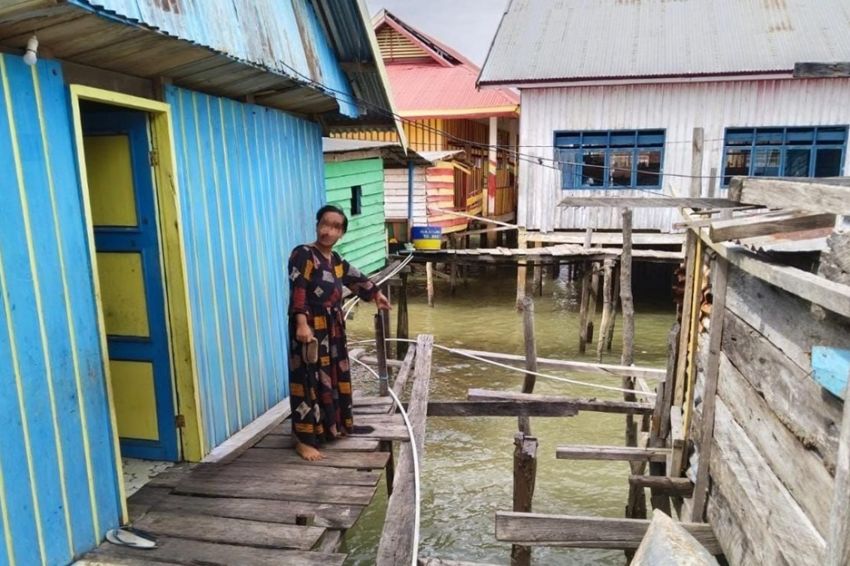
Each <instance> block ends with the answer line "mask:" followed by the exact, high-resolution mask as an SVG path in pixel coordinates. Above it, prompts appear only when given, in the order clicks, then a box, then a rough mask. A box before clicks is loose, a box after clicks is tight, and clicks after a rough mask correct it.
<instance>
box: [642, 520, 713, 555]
mask: <svg viewBox="0 0 850 566" xmlns="http://www.w3.org/2000/svg"><path fill="white" fill-rule="evenodd" d="M682 564H687V565H688V566H717V564H718V563H717V560H716V559H715V558H714V556H712V555H711V554H710V553H709V552H708V551H707V550H706V549H705V547H704V546H702V544H700V543H699V541H697V540H696V539H695V538H694V537H693V536H691V534H690V533H689V532H688V531H686V530H685V529H683V528H682V526H681V524H680V523H676V522H675V521H673V520H672V519H671V518H670V517H669V516H667V515H666V514H664V513H662V512H660V511H656V512H655V513H654V514H653V516H652V522H650V524H649V528H648V529H647V530H646V534H645V535H644V537H643V540H641V543H640V546H639V547H638V549H637V552H636V553H635V555H634V557H633V558H632V561H631V566H681V565H682Z"/></svg>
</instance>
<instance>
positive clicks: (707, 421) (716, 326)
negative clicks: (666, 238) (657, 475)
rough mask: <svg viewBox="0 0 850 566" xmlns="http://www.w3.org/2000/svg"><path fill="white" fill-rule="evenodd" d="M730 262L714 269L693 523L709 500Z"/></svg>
mask: <svg viewBox="0 0 850 566" xmlns="http://www.w3.org/2000/svg"><path fill="white" fill-rule="evenodd" d="M728 274H729V262H727V261H726V260H725V259H723V258H720V257H718V258H717V259H715V260H714V266H713V268H712V270H711V275H712V277H713V281H712V282H711V295H712V303H711V326H710V328H709V331H708V360H707V361H706V364H705V378H704V380H705V382H704V385H703V394H702V430H701V431H700V440H699V467H698V468H697V481H696V487H695V488H694V500H693V504H692V507H691V520H692V521H697V522H700V521H702V520H703V516H704V515H705V505H706V502H707V501H708V472H709V462H710V459H711V446H712V441H711V439H712V436H713V435H714V405H715V402H716V400H717V381H718V374H719V372H720V345H721V340H722V338H723V318H724V315H725V314H726V288H727V283H726V282H727V277H728Z"/></svg>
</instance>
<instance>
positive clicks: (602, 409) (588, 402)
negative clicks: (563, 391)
mask: <svg viewBox="0 0 850 566" xmlns="http://www.w3.org/2000/svg"><path fill="white" fill-rule="evenodd" d="M467 398H468V399H469V400H470V401H490V402H495V401H510V402H512V403H514V404H516V405H529V406H530V407H534V408H536V409H538V410H539V411H540V412H541V413H545V411H547V410H552V411H563V412H564V413H567V412H568V411H571V410H576V411H595V412H599V413H621V414H641V415H648V414H651V413H652V411H653V409H654V407H653V405H652V403H640V402H636V401H619V400H616V399H611V400H608V399H582V398H580V397H565V396H560V395H541V394H538V393H519V392H517V391H491V390H488V389H470V390H469V391H468V392H467ZM547 405H552V406H554V407H557V409H546V408H545V407H546V406H547ZM514 414H516V413H514ZM535 416H536V413H535ZM553 416H557V414H556V415H553Z"/></svg>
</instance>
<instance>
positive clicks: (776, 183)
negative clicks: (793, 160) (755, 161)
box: [729, 177, 850, 215]
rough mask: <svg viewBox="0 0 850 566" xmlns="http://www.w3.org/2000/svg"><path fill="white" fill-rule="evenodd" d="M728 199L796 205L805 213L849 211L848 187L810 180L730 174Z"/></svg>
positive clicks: (773, 205)
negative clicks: (731, 175) (805, 211)
mask: <svg viewBox="0 0 850 566" xmlns="http://www.w3.org/2000/svg"><path fill="white" fill-rule="evenodd" d="M729 199H730V200H733V201H737V202H739V203H745V204H760V205H762V206H769V207H771V208H796V209H803V210H808V211H809V212H825V213H828V214H841V215H848V214H850V186H843V185H833V184H827V183H821V182H818V180H817V179H813V180H807V181H802V180H789V179H766V178H762V179H758V178H752V177H734V178H733V179H732V182H731V183H730V185H729Z"/></svg>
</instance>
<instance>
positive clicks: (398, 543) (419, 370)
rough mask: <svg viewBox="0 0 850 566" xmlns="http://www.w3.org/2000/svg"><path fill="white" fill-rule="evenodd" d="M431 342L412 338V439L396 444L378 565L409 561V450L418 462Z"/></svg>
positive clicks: (411, 492) (422, 443) (411, 516)
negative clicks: (414, 362)
mask: <svg viewBox="0 0 850 566" xmlns="http://www.w3.org/2000/svg"><path fill="white" fill-rule="evenodd" d="M433 344H434V338H433V336H431V335H429V334H422V335H419V336H418V337H417V339H416V367H415V369H414V380H413V389H412V391H411V395H410V403H409V405H408V418H409V419H410V424H411V427H412V428H413V433H414V442H407V443H405V444H402V445H401V447H400V448H399V457H398V467H397V468H396V475H395V481H394V482H393V494H392V495H391V496H390V499H389V502H388V503H387V517H393V520H391V521H386V522H384V528H383V531H382V533H381V540H380V543H379V545H378V554H377V560H376V563H377V564H378V565H379V566H380V565H395V564H407V563H410V561H411V557H412V556H413V553H414V548H413V541H412V540H411V536H412V534H413V519H414V506H415V505H417V504H418V503H417V502H416V501H414V496H415V492H414V485H413V482H414V477H413V454H412V451H413V450H416V453H417V455H418V456H419V461H420V462H421V461H422V457H423V455H424V446H425V422H426V414H427V408H428V383H429V382H430V379H431V351H432V348H433Z"/></svg>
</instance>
